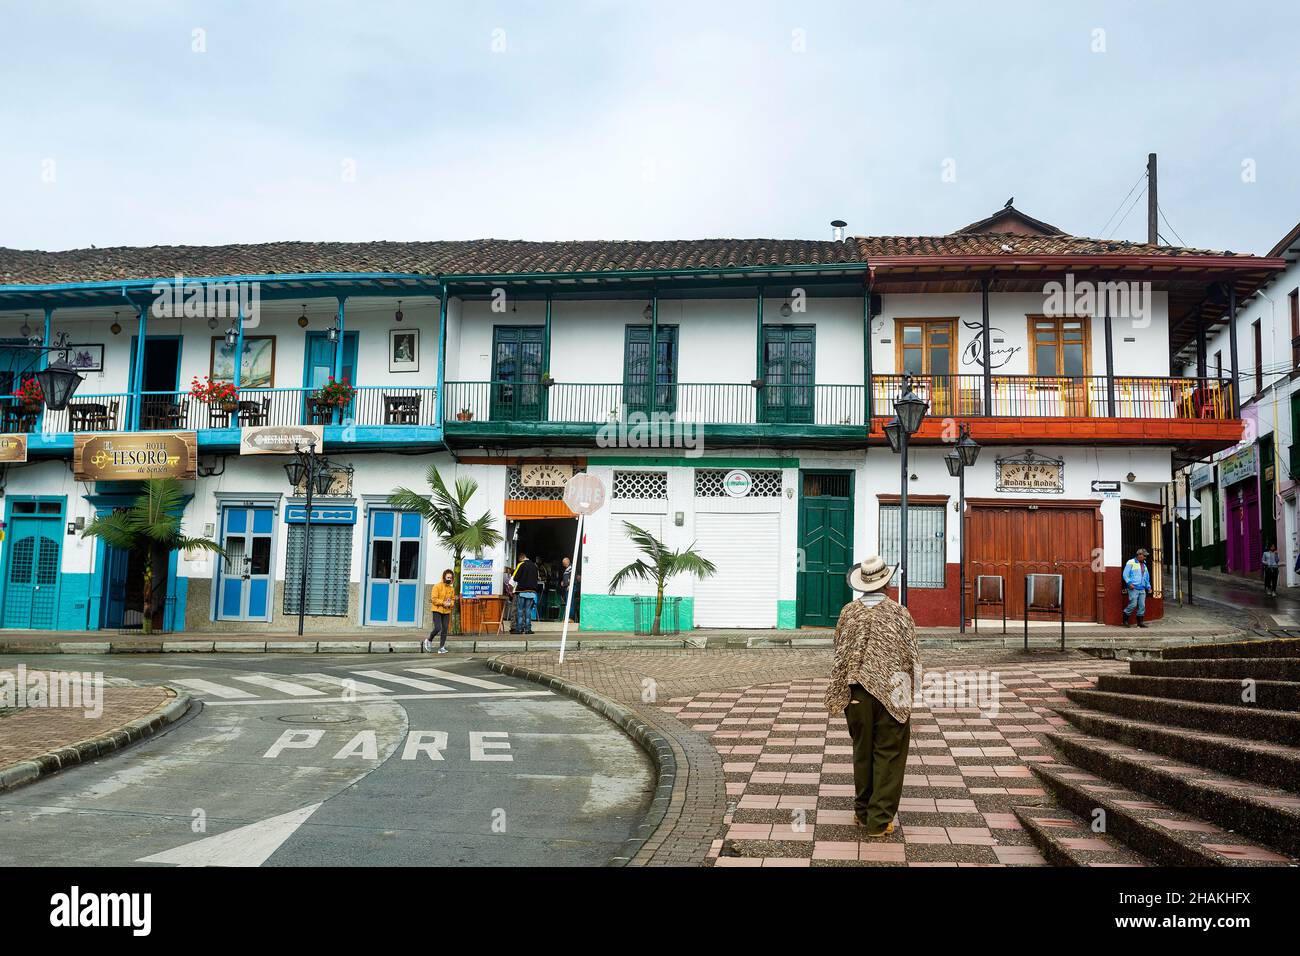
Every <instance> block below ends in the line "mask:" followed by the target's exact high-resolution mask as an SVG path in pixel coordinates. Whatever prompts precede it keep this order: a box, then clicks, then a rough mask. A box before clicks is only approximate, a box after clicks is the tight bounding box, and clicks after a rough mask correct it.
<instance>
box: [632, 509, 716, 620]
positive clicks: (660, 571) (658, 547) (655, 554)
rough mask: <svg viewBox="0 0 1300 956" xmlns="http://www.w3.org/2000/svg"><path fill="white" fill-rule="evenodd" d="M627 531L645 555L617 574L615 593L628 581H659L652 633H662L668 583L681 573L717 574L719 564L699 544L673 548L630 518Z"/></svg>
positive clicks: (706, 575)
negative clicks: (700, 548)
mask: <svg viewBox="0 0 1300 956" xmlns="http://www.w3.org/2000/svg"><path fill="white" fill-rule="evenodd" d="M623 531H624V533H626V534H627V536H628V538H629V539H631V541H632V543H633V544H635V545H636V547H637V550H638V551H640V552H641V553H642V554H643V555H645V558H638V559H637V560H635V561H633V562H632V563H631V564H629V565H628V566H627V567H625V568H622V569H620V570H619V571H617V572H616V573H615V574H614V577H613V579H612V580H611V581H610V582H609V593H610V594H613V593H614V592H615V591H616V590H617V589H618V587H619V585H620V584H622V583H623V582H624V581H628V580H637V581H653V582H654V584H655V619H654V624H653V625H652V626H651V628H650V633H651V634H659V633H661V632H660V629H659V618H660V616H661V615H662V614H663V610H664V585H665V584H667V583H668V579H669V578H671V577H673V576H674V575H677V574H693V575H695V577H697V578H700V579H704V578H707V577H710V576H712V575H713V574H716V573H717V570H718V569H717V567H716V566H715V565H714V563H713V562H712V561H710V560H709V559H708V558H706V557H704V556H702V555H701V554H700V553H699V552H697V551H696V550H695V543H694V542H691V546H690V547H689V548H687V549H686V550H685V551H669V550H668V546H667V545H665V544H664V543H663V542H662V541H660V540H659V539H658V538H656V537H655V536H654V535H652V534H651V533H650V532H649V531H646V530H645V529H644V528H638V527H637V526H636V525H634V524H633V523H632V522H630V521H624V522H623Z"/></svg>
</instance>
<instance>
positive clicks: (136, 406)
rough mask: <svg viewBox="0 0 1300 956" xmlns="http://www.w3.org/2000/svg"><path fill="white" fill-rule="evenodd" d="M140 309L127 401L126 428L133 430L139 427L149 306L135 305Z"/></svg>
mask: <svg viewBox="0 0 1300 956" xmlns="http://www.w3.org/2000/svg"><path fill="white" fill-rule="evenodd" d="M136 308H138V309H139V310H140V315H139V321H138V322H137V324H136V339H135V368H134V369H132V375H131V395H130V396H129V398H130V400H129V402H128V403H127V407H126V415H127V428H128V430H135V429H138V428H139V427H140V401H141V398H142V396H141V394H140V393H141V390H142V389H143V388H144V337H145V335H146V333H147V332H148V330H149V320H148V316H149V308H148V306H144V305H140V306H136Z"/></svg>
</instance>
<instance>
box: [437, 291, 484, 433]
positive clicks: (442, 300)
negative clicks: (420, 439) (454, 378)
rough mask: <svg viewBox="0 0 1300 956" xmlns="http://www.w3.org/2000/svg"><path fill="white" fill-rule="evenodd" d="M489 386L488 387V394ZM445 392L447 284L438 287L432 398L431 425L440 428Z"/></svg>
mask: <svg viewBox="0 0 1300 956" xmlns="http://www.w3.org/2000/svg"><path fill="white" fill-rule="evenodd" d="M491 388H492V387H491V386H490V385H489V386H488V391H489V393H490V392H491ZM446 390H447V283H445V282H443V283H441V284H440V285H439V286H438V390H437V391H436V392H435V393H434V396H433V410H434V414H433V423H434V425H436V426H438V427H441V426H442V423H443V419H444V417H445V416H446V412H445V410H444V409H443V402H444V397H443V395H444V393H445V392H446Z"/></svg>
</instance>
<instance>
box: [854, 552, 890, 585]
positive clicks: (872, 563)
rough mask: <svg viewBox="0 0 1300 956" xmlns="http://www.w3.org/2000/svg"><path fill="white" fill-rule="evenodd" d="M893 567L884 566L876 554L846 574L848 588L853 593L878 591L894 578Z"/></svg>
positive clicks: (883, 562) (881, 559)
mask: <svg viewBox="0 0 1300 956" xmlns="http://www.w3.org/2000/svg"><path fill="white" fill-rule="evenodd" d="M894 571H895V566H894V565H891V564H886V563H885V561H884V559H883V558H881V557H880V555H878V554H873V555H872V556H871V557H869V558H867V559H866V560H864V561H863V562H862V563H861V564H859V565H858V566H857V567H855V568H853V569H852V570H851V571H849V573H848V582H849V587H851V588H852V589H853V590H855V591H864V592H871V591H879V590H880V589H881V588H883V587H884V586H885V585H887V584H888V583H889V579H890V578H892V577H893V576H894Z"/></svg>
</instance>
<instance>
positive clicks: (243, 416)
mask: <svg viewBox="0 0 1300 956" xmlns="http://www.w3.org/2000/svg"><path fill="white" fill-rule="evenodd" d="M270 416H271V400H270V399H269V398H260V399H251V398H245V399H241V400H240V402H239V407H238V408H236V409H235V419H236V420H237V421H238V422H239V424H241V425H265V424H266V421H267V419H268V418H270Z"/></svg>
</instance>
